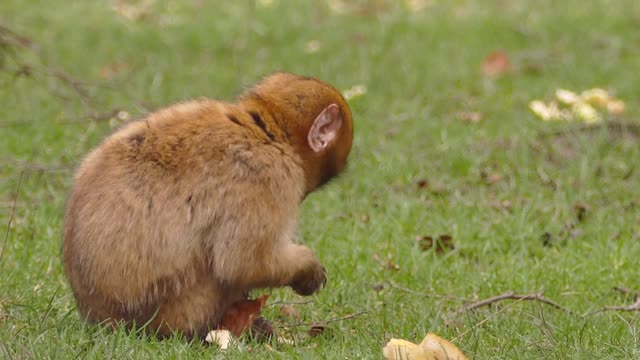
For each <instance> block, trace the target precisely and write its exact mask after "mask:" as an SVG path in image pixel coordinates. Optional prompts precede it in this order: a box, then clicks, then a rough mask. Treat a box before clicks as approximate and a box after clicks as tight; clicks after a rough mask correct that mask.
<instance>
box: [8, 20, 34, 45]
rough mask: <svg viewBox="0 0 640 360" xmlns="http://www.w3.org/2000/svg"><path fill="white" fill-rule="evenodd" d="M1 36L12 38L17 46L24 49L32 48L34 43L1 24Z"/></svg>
mask: <svg viewBox="0 0 640 360" xmlns="http://www.w3.org/2000/svg"><path fill="white" fill-rule="evenodd" d="M0 35H2V36H3V37H4V38H5V39H7V38H11V39H13V40H14V41H15V43H16V44H18V45H20V46H23V47H31V46H32V45H33V42H32V41H31V39H29V38H28V37H26V36H24V35H20V34H18V33H17V32H15V31H14V30H11V29H9V28H8V27H6V26H4V25H1V24H0Z"/></svg>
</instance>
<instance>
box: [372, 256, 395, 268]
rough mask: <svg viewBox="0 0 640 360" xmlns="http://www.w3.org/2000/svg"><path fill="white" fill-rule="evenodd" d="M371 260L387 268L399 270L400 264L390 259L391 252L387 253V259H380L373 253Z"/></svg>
mask: <svg viewBox="0 0 640 360" xmlns="http://www.w3.org/2000/svg"><path fill="white" fill-rule="evenodd" d="M373 260H374V261H375V262H377V263H378V264H379V265H380V266H382V267H383V268H385V269H387V270H395V271H397V270H400V265H398V264H396V263H394V262H393V260H392V259H391V254H389V256H388V258H387V261H384V260H382V259H381V258H380V255H378V254H373Z"/></svg>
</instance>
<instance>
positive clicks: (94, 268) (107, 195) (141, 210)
mask: <svg viewBox="0 0 640 360" xmlns="http://www.w3.org/2000/svg"><path fill="white" fill-rule="evenodd" d="M289 76H293V78H290V77H289ZM274 77H275V78H276V80H277V79H280V78H284V80H283V79H280V82H277V84H275V85H273V86H266V88H264V87H263V88H260V87H258V88H255V89H252V90H250V91H249V92H248V93H247V94H246V95H245V97H244V98H243V99H242V100H241V101H239V102H238V103H236V104H227V103H222V102H217V101H213V100H208V99H201V100H195V101H190V102H184V103H179V104H176V105H173V106H170V107H168V108H165V109H163V110H160V111H158V112H156V113H153V114H151V115H149V116H147V117H146V118H144V119H142V120H139V121H136V122H132V123H130V124H128V125H127V126H125V127H123V128H122V129H120V130H118V131H117V132H115V133H114V134H113V135H111V136H110V137H108V138H107V139H105V140H104V142H103V143H102V144H101V145H99V146H98V147H97V148H96V149H95V150H94V151H93V152H91V153H90V154H89V155H88V156H87V157H86V158H85V159H84V160H83V161H82V164H81V165H80V167H79V168H78V170H77V173H76V175H75V179H74V185H73V189H72V191H71V194H70V196H69V199H68V202H67V207H66V213H65V226H64V241H63V262H64V268H65V273H66V275H67V277H68V278H69V281H70V284H71V287H72V289H73V292H74V296H75V298H76V300H77V303H78V308H79V311H80V313H81V315H82V316H83V317H84V318H85V319H87V320H89V321H92V322H107V323H111V324H116V323H124V324H126V325H132V324H134V323H135V324H137V325H138V326H140V325H142V324H145V323H149V325H148V328H149V330H150V331H152V332H156V333H158V334H159V335H161V336H164V335H168V334H170V333H172V332H174V331H180V332H182V333H183V334H185V335H187V336H195V335H198V336H200V335H202V334H203V333H206V331H207V330H209V329H211V328H215V327H216V326H217V325H218V324H219V322H220V319H221V317H222V315H223V314H224V312H225V311H226V310H227V309H228V308H229V306H231V304H233V303H234V302H235V301H237V300H239V299H242V298H244V297H245V296H246V294H247V292H248V291H249V290H251V289H254V288H259V287H270V286H287V285H291V286H293V287H294V289H297V290H296V291H299V292H300V293H310V292H313V291H315V290H316V289H317V287H318V286H320V282H324V281H325V280H324V272H323V271H324V269H323V268H322V266H321V265H320V264H319V263H317V261H316V260H315V257H314V255H313V253H312V252H311V251H310V250H309V249H308V248H306V247H303V246H301V245H297V244H296V243H295V238H294V237H295V219H296V214H297V209H298V204H299V203H300V202H301V201H302V199H304V197H305V196H306V194H307V193H308V192H310V191H312V190H313V189H315V188H316V187H318V186H320V185H321V184H322V183H324V182H326V180H328V179H329V178H332V177H333V176H335V175H337V173H338V172H340V171H341V170H342V168H343V167H344V162H346V156H347V154H348V152H349V150H350V148H351V137H352V132H353V128H352V125H351V114H350V112H349V109H348V106H346V103H344V100H342V98H341V96H340V95H339V93H337V92H336V91H335V90H334V89H333V88H331V87H330V86H328V85H326V84H324V83H322V82H320V81H317V82H316V83H315V85H313V86H309V84H306V85H305V86H304V87H307V89H306V90H305V89H304V88H299V89H298V90H297V91H298V92H299V93H300V94H301V95H300V96H301V98H300V99H302V98H306V97H310V98H309V99H306V100H305V101H308V102H309V104H306V105H300V106H303V108H298V109H288V108H289V107H291V104H288V103H287V101H288V100H286V101H283V99H289V96H290V95H288V94H283V93H282V91H283V90H282V86H283V83H282V81H284V86H285V88H286V89H285V90H286V92H289V91H294V92H295V87H296V86H300V84H301V83H300V84H298V85H296V86H287V84H289V85H291V84H292V83H296V82H301V81H304V79H306V78H301V77H297V76H295V75H290V74H276V75H272V77H271V78H272V80H273V78H274ZM265 83H266V84H267V85H268V84H269V78H267V79H266V80H265V82H264V83H263V86H265V85H264V84H265ZM316 87H317V88H318V89H321V91H323V92H327V93H329V94H331V96H329V97H328V98H327V96H315V95H313V94H315V93H314V91H316V92H317V91H320V90H313V89H315V88H316ZM309 88H310V89H311V90H312V91H311V95H309ZM278 89H280V90H278ZM265 98H266V99H267V100H265ZM314 99H315V100H314ZM335 99H338V100H339V101H342V103H341V104H340V106H341V109H343V111H344V112H345V114H346V113H347V112H348V114H347V116H348V125H349V129H348V132H349V134H347V135H345V136H344V140H343V141H341V142H340V145H339V146H340V148H339V151H337V150H332V151H330V152H329V153H328V154H325V156H323V157H318V158H317V159H315V160H314V159H311V160H310V159H308V158H305V157H308V156H309V154H308V151H307V150H306V149H302V148H303V147H304V145H303V144H301V143H300V142H295V141H298V140H296V139H297V138H298V137H301V135H300V134H299V133H298V132H304V131H308V122H309V121H312V120H313V117H314V116H315V115H317V114H316V113H317V112H318V111H319V110H317V109H321V108H322V106H324V103H326V102H335V101H337V100H335ZM265 101H266V102H265ZM315 103H318V104H317V105H313V106H311V104H315ZM281 108H283V109H284V110H282V109H281ZM290 111H291V112H290ZM294 113H295V114H296V115H295V118H294V119H291V118H290V117H291V116H293V115H292V114H294ZM305 127H306V130H305V129H304V128H305ZM292 139H294V140H295V141H292ZM347 140H348V141H347ZM346 142H348V144H347V145H348V146H347V145H345V144H344V143H346ZM346 147H348V149H346V150H345V148H346ZM327 156H329V157H339V158H340V159H339V160H336V159H331V161H333V162H336V161H338V162H339V163H336V164H329V165H328V163H327V159H326V157H327ZM308 161H312V162H314V161H315V162H317V164H306V163H305V162H308ZM328 166H331V167H332V169H331V171H332V173H331V174H323V172H326V171H327V170H326V167H328ZM322 167H325V169H323V168H322ZM325 178H326V179H325ZM319 277H322V278H319ZM296 286H297V287H296ZM300 289H301V290H300Z"/></svg>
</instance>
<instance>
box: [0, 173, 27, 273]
mask: <svg viewBox="0 0 640 360" xmlns="http://www.w3.org/2000/svg"><path fill="white" fill-rule="evenodd" d="M23 175H24V171H21V172H20V178H19V179H18V186H17V189H16V197H15V198H13V205H11V212H10V213H9V221H8V222H7V232H6V233H5V235H4V243H3V244H2V250H1V251H0V263H2V257H3V256H4V249H5V248H6V247H7V243H8V242H9V233H10V232H11V223H12V222H13V217H14V216H15V212H16V203H17V202H18V197H19V196H20V187H21V186H22V176H23Z"/></svg>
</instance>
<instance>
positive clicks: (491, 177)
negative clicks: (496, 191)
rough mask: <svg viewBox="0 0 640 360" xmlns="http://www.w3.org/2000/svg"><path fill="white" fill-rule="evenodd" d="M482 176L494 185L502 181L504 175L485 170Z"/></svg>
mask: <svg viewBox="0 0 640 360" xmlns="http://www.w3.org/2000/svg"><path fill="white" fill-rule="evenodd" d="M480 177H481V178H482V180H483V181H484V182H485V184H487V185H493V184H495V183H497V182H500V181H502V175H500V174H498V173H489V172H486V171H484V170H483V171H482V172H480Z"/></svg>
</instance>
